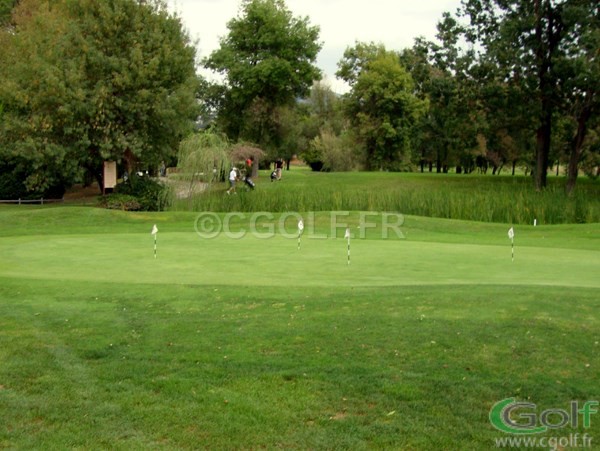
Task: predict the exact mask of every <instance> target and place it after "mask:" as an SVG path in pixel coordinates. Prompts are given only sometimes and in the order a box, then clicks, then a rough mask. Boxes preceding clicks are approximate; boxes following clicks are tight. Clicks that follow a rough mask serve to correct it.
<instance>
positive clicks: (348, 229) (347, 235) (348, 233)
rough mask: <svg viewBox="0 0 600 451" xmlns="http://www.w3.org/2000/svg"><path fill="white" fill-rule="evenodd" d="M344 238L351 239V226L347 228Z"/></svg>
mask: <svg viewBox="0 0 600 451" xmlns="http://www.w3.org/2000/svg"><path fill="white" fill-rule="evenodd" d="M344 238H348V239H350V228H349V227H347V228H346V233H345V234H344Z"/></svg>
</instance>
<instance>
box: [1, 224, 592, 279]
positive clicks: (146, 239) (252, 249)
mask: <svg viewBox="0 0 600 451" xmlns="http://www.w3.org/2000/svg"><path fill="white" fill-rule="evenodd" d="M467 238H468V237H465V240H467ZM503 242H504V244H503V245H498V244H496V245H484V244H468V243H464V242H463V243H439V242H427V241H411V240H410V239H403V240H368V239H353V240H352V242H351V263H350V265H348V264H347V243H346V241H345V240H344V239H342V238H337V239H336V238H322V237H319V236H304V237H303V239H302V242H301V249H300V250H298V249H297V241H296V240H295V239H289V238H283V237H281V236H274V237H272V238H269V239H261V238H258V237H256V236H254V235H251V234H247V235H245V236H243V237H242V238H239V239H233V238H230V237H228V236H226V235H224V234H221V235H219V236H217V237H215V238H213V239H201V238H200V237H199V236H198V235H197V234H196V233H193V232H192V233H184V232H164V233H159V235H158V258H157V259H154V258H153V244H154V243H153V239H152V237H151V235H150V234H149V233H143V234H142V233H137V234H131V233H117V234H110V233H102V234H87V235H81V234H80V235H46V236H41V235H32V236H20V237H14V236H13V237H3V238H0V255H2V259H1V260H0V276H3V277H11V278H24V279H26V278H35V279H61V280H66V281H68V280H77V281H97V282H129V283H130V282H132V281H133V282H135V283H156V284H200V285H203V284H206V285H240V286H282V287H284V286H338V285H343V286H392V285H435V284H510V285H521V284H522V285H548V286H552V285H554V286H557V285H562V286H573V287H576V286H579V287H600V278H599V277H598V275H599V274H600V252H598V251H595V250H586V249H569V248H553V247H536V246H517V247H516V248H515V259H514V262H513V261H511V247H510V242H509V241H508V239H506V240H505V241H503Z"/></svg>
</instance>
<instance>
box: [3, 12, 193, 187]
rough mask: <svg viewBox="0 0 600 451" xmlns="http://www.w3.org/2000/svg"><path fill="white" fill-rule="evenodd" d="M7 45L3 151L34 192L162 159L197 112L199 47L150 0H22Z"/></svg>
mask: <svg viewBox="0 0 600 451" xmlns="http://www.w3.org/2000/svg"><path fill="white" fill-rule="evenodd" d="M13 20H14V29H13V30H11V31H10V32H2V34H1V37H0V39H1V41H2V44H3V45H2V46H1V48H0V59H1V60H2V65H1V66H0V103H1V104H2V105H4V116H3V121H2V124H1V126H0V154H1V155H0V157H1V158H2V160H3V162H4V164H5V167H4V170H7V167H9V168H12V169H13V170H15V171H17V172H20V173H23V174H24V175H25V176H26V177H25V186H26V188H27V189H29V190H44V189H47V188H48V187H51V186H56V185H62V186H66V185H68V184H70V183H72V182H73V181H74V180H77V179H78V178H81V175H82V169H83V168H85V170H87V171H89V172H90V173H92V174H93V175H94V176H95V177H96V178H97V179H98V180H99V182H102V180H101V178H102V174H101V168H102V162H103V161H104V160H116V161H118V162H123V163H124V165H125V166H126V167H129V168H133V167H134V166H135V165H136V164H138V163H139V164H142V165H144V166H145V167H156V166H158V164H159V163H160V161H162V160H165V161H168V160H169V159H172V158H173V157H174V156H175V155H176V152H177V146H178V143H179V140H180V139H181V138H182V137H183V136H184V135H186V134H187V133H189V131H190V130H191V129H192V126H193V121H194V120H195V118H196V116H197V111H198V106H197V101H196V99H195V97H196V90H197V87H198V78H197V75H196V73H195V66H194V56H195V50H194V48H193V47H192V46H191V44H190V42H189V38H188V37H187V35H186V34H185V33H184V32H183V30H182V27H181V23H180V21H179V19H177V18H176V17H173V16H171V15H169V14H168V13H167V11H166V9H165V6H164V4H163V3H162V2H160V1H158V0H156V1H153V0H149V1H145V2H138V1H135V0H113V1H111V2H97V1H94V0H80V1H77V2H71V1H67V0H60V1H56V2H50V3H49V2H46V1H42V0H22V1H21V2H20V3H19V5H18V6H17V7H16V8H15V10H14V11H13Z"/></svg>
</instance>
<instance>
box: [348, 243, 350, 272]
mask: <svg viewBox="0 0 600 451" xmlns="http://www.w3.org/2000/svg"><path fill="white" fill-rule="evenodd" d="M348 266H350V237H348Z"/></svg>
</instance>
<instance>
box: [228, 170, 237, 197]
mask: <svg viewBox="0 0 600 451" xmlns="http://www.w3.org/2000/svg"><path fill="white" fill-rule="evenodd" d="M238 178H239V176H238V172H237V168H236V167H233V168H231V171H230V172H229V189H228V190H227V194H231V193H232V192H233V193H234V194H235V182H236V181H237V179H238Z"/></svg>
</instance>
